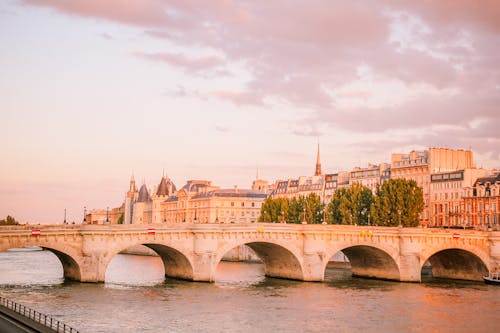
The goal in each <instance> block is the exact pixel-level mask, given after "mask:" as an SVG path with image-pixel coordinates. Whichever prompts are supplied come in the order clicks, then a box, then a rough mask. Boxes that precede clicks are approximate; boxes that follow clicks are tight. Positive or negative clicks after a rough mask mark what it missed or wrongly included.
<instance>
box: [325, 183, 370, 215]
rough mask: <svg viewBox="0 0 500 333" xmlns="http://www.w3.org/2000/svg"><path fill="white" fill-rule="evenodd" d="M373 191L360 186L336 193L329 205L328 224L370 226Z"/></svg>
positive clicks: (355, 185)
mask: <svg viewBox="0 0 500 333" xmlns="http://www.w3.org/2000/svg"><path fill="white" fill-rule="evenodd" d="M372 203H373V194H372V191H371V190H370V189H369V188H367V187H365V186H362V185H360V184H353V185H352V186H351V187H350V188H341V189H339V190H337V191H336V192H335V194H334V195H333V197H332V200H331V201H330V203H329V204H328V207H327V212H328V214H327V215H328V219H327V221H328V223H333V224H359V225H368V222H369V214H370V207H371V205H372Z"/></svg>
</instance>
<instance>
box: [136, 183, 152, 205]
mask: <svg viewBox="0 0 500 333" xmlns="http://www.w3.org/2000/svg"><path fill="white" fill-rule="evenodd" d="M150 200H151V198H150V197H149V192H148V188H147V187H146V184H142V186H141V188H140V190H139V197H138V198H137V202H148V201H150Z"/></svg>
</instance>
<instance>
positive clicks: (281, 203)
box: [259, 197, 288, 222]
mask: <svg viewBox="0 0 500 333" xmlns="http://www.w3.org/2000/svg"><path fill="white" fill-rule="evenodd" d="M287 214H288V200H287V199H285V198H276V199H273V198H272V197H268V198H266V200H264V202H263V203H262V207H261V208H260V216H259V222H284V221H285V219H286V215H287Z"/></svg>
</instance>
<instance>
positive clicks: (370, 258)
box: [341, 245, 400, 281]
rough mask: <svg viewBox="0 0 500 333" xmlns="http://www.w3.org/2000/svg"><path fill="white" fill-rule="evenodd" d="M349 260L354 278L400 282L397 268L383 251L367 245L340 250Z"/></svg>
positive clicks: (394, 262)
mask: <svg viewBox="0 0 500 333" xmlns="http://www.w3.org/2000/svg"><path fill="white" fill-rule="evenodd" d="M341 251H342V252H343V253H344V254H345V256H346V257H347V258H348V259H349V262H350V264H351V271H352V275H353V276H356V277H364V278H373V279H383V280H396V281H399V280H400V273H399V267H398V265H397V263H396V261H394V259H393V258H392V257H391V256H390V255H389V254H388V253H387V252H385V251H383V250H381V249H378V248H376V247H373V246H368V245H355V246H350V247H346V248H344V249H342V250H341Z"/></svg>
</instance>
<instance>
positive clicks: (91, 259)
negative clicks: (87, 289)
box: [79, 253, 106, 283]
mask: <svg viewBox="0 0 500 333" xmlns="http://www.w3.org/2000/svg"><path fill="white" fill-rule="evenodd" d="M81 272H82V273H81V275H80V280H79V281H80V282H92V283H98V282H104V280H105V276H106V267H105V265H104V260H103V255H102V253H95V254H92V255H87V256H84V257H83V262H82V265H81Z"/></svg>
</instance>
